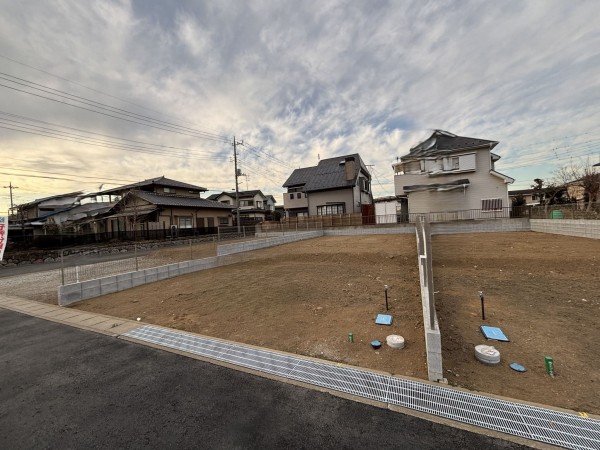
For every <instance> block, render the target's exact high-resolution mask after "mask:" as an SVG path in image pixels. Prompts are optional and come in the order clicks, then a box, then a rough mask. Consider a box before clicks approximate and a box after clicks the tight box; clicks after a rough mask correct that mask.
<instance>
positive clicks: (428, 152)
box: [402, 130, 499, 160]
mask: <svg viewBox="0 0 600 450" xmlns="http://www.w3.org/2000/svg"><path fill="white" fill-rule="evenodd" d="M496 145H498V141H489V140H487V139H478V138H471V137H465V136H457V135H455V134H452V133H449V132H448V131H444V130H435V131H434V132H433V134H432V135H431V136H430V137H429V138H427V139H426V140H424V141H423V142H421V143H420V144H418V145H415V146H414V147H413V148H411V149H410V153H409V154H408V155H404V156H403V157H402V159H403V160H404V159H412V158H418V157H426V156H438V155H445V154H449V153H454V152H457V151H461V150H467V149H474V148H483V147H488V148H489V149H490V150H491V149H493V148H494V147H495V146H496ZM496 156H497V155H496ZM498 159H499V157H498Z"/></svg>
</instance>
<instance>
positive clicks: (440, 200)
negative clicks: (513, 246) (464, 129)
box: [392, 130, 514, 218]
mask: <svg viewBox="0 0 600 450" xmlns="http://www.w3.org/2000/svg"><path fill="white" fill-rule="evenodd" d="M496 145H498V142H497V141H489V140H486V139H476V138H470V137H463V136H457V135H455V134H452V133H449V132H447V131H443V130H435V131H434V133H433V134H432V135H431V136H430V137H429V138H428V139H427V140H425V141H423V142H421V143H420V144H418V145H416V146H415V147H413V148H411V149H410V152H409V153H408V154H407V155H404V156H402V157H401V158H400V161H399V162H398V163H396V164H393V166H392V167H393V169H394V172H395V176H394V185H395V192H396V195H397V196H399V197H403V198H404V199H405V200H404V201H403V206H404V208H407V212H408V213H409V214H412V213H430V212H458V211H467V210H479V211H481V215H478V216H477V217H482V218H485V217H487V216H490V217H492V216H493V217H498V216H499V215H504V216H507V217H508V216H509V215H510V210H509V208H508V207H510V201H509V198H508V185H509V184H510V183H513V182H514V179H513V178H511V177H509V176H506V175H503V174H502V173H500V172H498V171H496V167H495V165H496V162H497V161H498V160H499V159H500V156H499V155H497V154H495V153H493V152H492V149H493V148H494V147H495V146H496ZM403 212H405V211H403ZM464 215H465V218H466V217H474V216H473V214H471V213H467V212H465V213H464ZM453 218H456V217H453Z"/></svg>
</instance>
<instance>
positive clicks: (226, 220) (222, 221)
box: [219, 217, 229, 225]
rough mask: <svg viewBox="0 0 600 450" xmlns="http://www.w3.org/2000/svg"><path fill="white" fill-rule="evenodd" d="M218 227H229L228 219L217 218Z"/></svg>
mask: <svg viewBox="0 0 600 450" xmlns="http://www.w3.org/2000/svg"><path fill="white" fill-rule="evenodd" d="M219 225H229V218H228V217H219Z"/></svg>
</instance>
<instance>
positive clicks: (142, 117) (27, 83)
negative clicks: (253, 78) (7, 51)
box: [0, 72, 229, 141]
mask: <svg viewBox="0 0 600 450" xmlns="http://www.w3.org/2000/svg"><path fill="white" fill-rule="evenodd" d="M0 75H4V76H5V77H10V78H14V79H16V80H19V81H22V82H23V83H21V82H19V81H14V80H11V79H10V78H5V77H2V76H0V79H2V80H5V81H8V82H9V83H13V84H17V85H20V86H25V87H27V88H29V89H35V90H37V91H41V92H44V93H46V94H51V95H55V96H57V97H60V98H65V99H67V100H71V101H75V102H79V103H83V104H84V105H88V106H91V107H94V108H99V109H103V110H106V111H109V112H113V113H115V114H121V115H124V116H127V117H132V118H135V119H138V120H145V121H149V122H154V123H156V124H159V125H163V126H168V127H172V128H176V129H181V130H185V131H188V132H194V133H199V134H202V135H205V137H206V138H211V139H214V138H217V139H221V140H226V141H228V140H229V138H228V137H227V136H221V135H218V134H215V133H210V132H207V131H201V130H196V129H193V128H189V127H184V126H181V125H177V124H173V123H170V122H166V121H164V120H160V119H155V118H153V117H151V116H146V115H143V114H138V113H135V112H131V111H127V110H126V109H122V108H117V107H115V106H111V105H107V104H105V103H101V102H97V101H95V100H91V99H88V98H85V97H81V96H79V95H75V94H70V93H68V92H65V91H61V90H60V89H54V88H51V87H49V86H45V85H43V84H39V83H35V82H33V81H29V80H25V79H23V78H19V77H15V76H13V75H10V74H7V73H4V72H0ZM30 85H31V86H30ZM35 86H41V88H39V87H35ZM42 88H43V89H42ZM56 92H58V94H57V93H56ZM63 94H64V95H63Z"/></svg>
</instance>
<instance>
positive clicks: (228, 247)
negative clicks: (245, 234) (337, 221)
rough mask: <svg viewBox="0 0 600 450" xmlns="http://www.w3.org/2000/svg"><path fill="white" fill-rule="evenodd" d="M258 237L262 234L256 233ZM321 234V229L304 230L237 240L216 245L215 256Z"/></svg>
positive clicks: (300, 239)
mask: <svg viewBox="0 0 600 450" xmlns="http://www.w3.org/2000/svg"><path fill="white" fill-rule="evenodd" d="M269 235H271V236H272V235H273V233H269ZM257 236H258V237H262V236H264V234H263V233H257ZM321 236H323V231H322V230H319V231H305V232H299V233H287V234H285V233H281V234H279V235H278V236H276V237H268V238H266V239H260V240H256V241H247V242H238V243H235V244H225V245H219V246H218V247H217V256H225V255H233V254H234V253H241V252H248V251H251V250H259V249H261V248H267V247H273V246H275V245H281V244H289V243H291V242H297V241H302V240H304V239H313V238H316V237H321Z"/></svg>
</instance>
